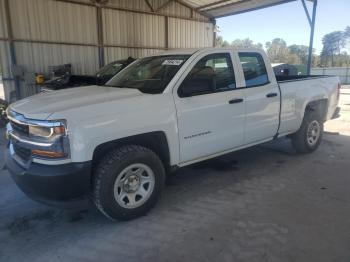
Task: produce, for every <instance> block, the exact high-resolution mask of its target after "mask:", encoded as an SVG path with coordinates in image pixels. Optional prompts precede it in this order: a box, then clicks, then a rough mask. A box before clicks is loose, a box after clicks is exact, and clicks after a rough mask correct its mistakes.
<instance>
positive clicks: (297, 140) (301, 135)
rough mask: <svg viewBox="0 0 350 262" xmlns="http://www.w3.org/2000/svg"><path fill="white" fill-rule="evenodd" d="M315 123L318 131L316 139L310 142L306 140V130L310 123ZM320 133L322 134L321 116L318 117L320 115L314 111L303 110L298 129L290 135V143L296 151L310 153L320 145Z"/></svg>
mask: <svg viewBox="0 0 350 262" xmlns="http://www.w3.org/2000/svg"><path fill="white" fill-rule="evenodd" d="M316 123H317V124H318V125H319V130H320V133H319V135H318V137H317V139H316V140H315V142H314V143H310V142H309V141H308V130H309V128H311V127H310V125H315V124H316ZM322 135H323V121H322V117H320V115H319V114H318V113H317V112H316V111H311V110H308V111H306V112H305V116H304V119H303V122H302V124H301V126H300V128H299V130H298V131H297V132H296V133H294V134H293V135H292V136H291V138H292V145H293V147H294V149H295V150H296V151H297V152H298V153H303V154H305V153H311V152H313V151H315V150H316V149H317V148H318V146H319V145H320V143H321V140H322Z"/></svg>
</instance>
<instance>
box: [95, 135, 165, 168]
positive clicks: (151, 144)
mask: <svg viewBox="0 0 350 262" xmlns="http://www.w3.org/2000/svg"><path fill="white" fill-rule="evenodd" d="M124 145H139V146H143V147H146V148H148V149H150V150H152V151H153V152H154V153H156V154H157V155H158V156H159V158H160V159H161V161H162V163H163V165H164V168H165V170H166V171H167V172H168V171H170V168H171V166H170V150H169V143H168V140H167V137H166V135H165V133H164V132H163V131H154V132H149V133H144V134H138V135H133V136H129V137H124V138H120V139H116V140H112V141H108V142H105V143H102V144H100V145H98V146H97V147H96V148H95V149H94V152H93V157H92V165H93V166H95V165H96V164H97V163H98V162H99V160H100V159H101V158H102V157H103V156H104V155H105V154H106V153H107V152H108V151H110V150H112V149H114V148H116V147H120V146H124Z"/></svg>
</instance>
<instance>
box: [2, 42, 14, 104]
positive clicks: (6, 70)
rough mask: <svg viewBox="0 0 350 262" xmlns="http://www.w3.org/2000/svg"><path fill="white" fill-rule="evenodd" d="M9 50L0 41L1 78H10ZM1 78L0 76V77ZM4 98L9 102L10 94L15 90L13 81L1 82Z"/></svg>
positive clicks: (5, 44) (4, 43)
mask: <svg viewBox="0 0 350 262" xmlns="http://www.w3.org/2000/svg"><path fill="white" fill-rule="evenodd" d="M10 64H11V63H10V49H9V44H8V43H7V42H5V41H0V67H1V71H2V74H3V75H2V77H3V78H11V72H10ZM0 77H1V76H0ZM3 85H4V93H5V98H6V99H7V100H9V97H10V93H11V92H12V91H14V90H15V86H14V82H13V81H7V80H6V81H3Z"/></svg>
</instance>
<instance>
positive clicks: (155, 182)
mask: <svg viewBox="0 0 350 262" xmlns="http://www.w3.org/2000/svg"><path fill="white" fill-rule="evenodd" d="M164 180H165V171H164V167H163V164H162V162H161V160H160V159H159V157H158V156H157V155H156V154H155V153H154V152H153V151H151V150H149V149H147V148H144V147H141V146H136V145H130V146H123V147H120V148H117V149H115V150H112V151H111V152H109V153H107V154H106V155H105V157H103V159H102V160H101V161H100V163H99V165H98V166H97V168H96V170H95V172H94V184H93V186H94V188H93V200H94V202H95V205H96V207H97V208H98V209H99V210H100V211H101V212H102V213H103V214H105V215H106V216H107V217H109V218H111V219H118V220H129V219H133V218H136V217H139V216H142V215H144V214H146V213H147V212H148V211H149V210H150V209H151V208H152V207H153V206H154V205H155V204H156V202H157V200H158V199H159V196H160V194H161V191H162V188H163V185H164Z"/></svg>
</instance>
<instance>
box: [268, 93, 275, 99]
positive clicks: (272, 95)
mask: <svg viewBox="0 0 350 262" xmlns="http://www.w3.org/2000/svg"><path fill="white" fill-rule="evenodd" d="M275 96H277V93H268V94H267V95H266V97H268V98H270V97H275Z"/></svg>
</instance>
